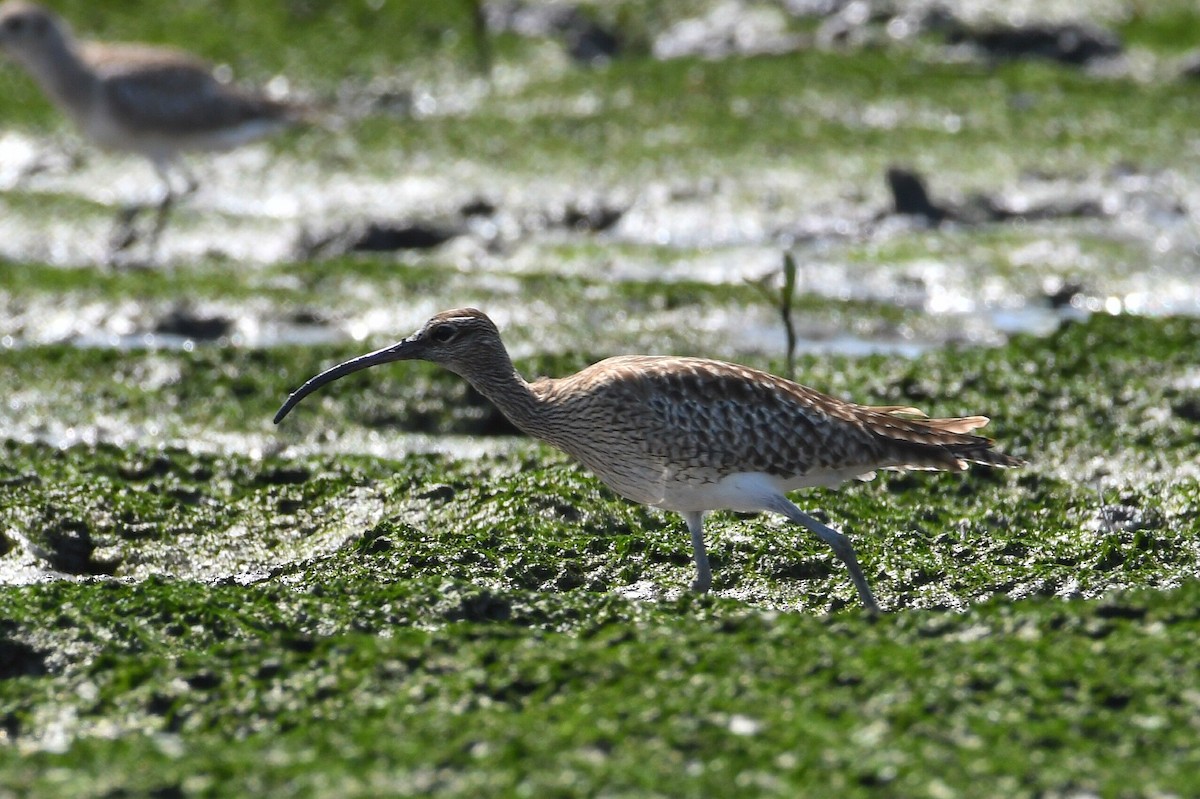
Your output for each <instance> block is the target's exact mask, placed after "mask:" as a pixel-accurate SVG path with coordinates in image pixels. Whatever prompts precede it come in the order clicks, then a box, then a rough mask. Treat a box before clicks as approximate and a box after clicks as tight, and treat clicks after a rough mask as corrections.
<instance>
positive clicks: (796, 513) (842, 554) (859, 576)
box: [772, 497, 879, 613]
mask: <svg viewBox="0 0 1200 799" xmlns="http://www.w3.org/2000/svg"><path fill="white" fill-rule="evenodd" d="M772 510H776V511H778V512H779V513H781V514H783V515H784V516H786V517H787V518H788V520H790V521H793V522H795V523H796V524H799V525H802V526H804V527H807V528H808V529H809V530H811V531H812V532H814V533H816V534H817V536H818V537H819V538H820V539H821V540H822V541H824V542H825V543H826V544H829V546H830V547H832V548H833V552H834V554H835V555H837V556H838V557H839V558H841V561H842V563H845V564H846V568H847V569H849V570H850V579H852V580H853V581H854V587H855V588H857V589H858V595H859V597H860V598H861V599H862V603H863V605H865V606H866V608H867V610H869V611H871V612H872V613H879V604H878V603H877V602H876V601H875V594H874V593H872V592H871V586H870V585H868V584H867V578H866V577H865V576H864V575H863V571H862V567H861V566H859V565H858V556H857V555H856V554H855V553H854V545H853V544H851V543H850V539H849V538H847V537H846V536H844V535H842V534H841V533H839V532H838V531H837V530H834V529H833V528H832V527H828V526H826V525H824V524H821V523H820V522H819V521H817V520H816V519H814V518H813V517H811V516H809V515H808V514H807V513H805V512H804V511H802V510H800V509H799V508H797V507H796V506H795V505H793V504H792V502H791V500H789V499H788V498H787V497H778V498H776V499H775V500H774V504H773V507H772Z"/></svg>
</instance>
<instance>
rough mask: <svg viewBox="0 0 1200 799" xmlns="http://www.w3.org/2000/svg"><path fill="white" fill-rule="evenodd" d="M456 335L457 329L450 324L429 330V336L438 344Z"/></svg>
mask: <svg viewBox="0 0 1200 799" xmlns="http://www.w3.org/2000/svg"><path fill="white" fill-rule="evenodd" d="M455 335H456V331H455V330H454V328H453V327H451V326H450V325H438V326H437V327H435V328H434V329H433V330H430V331H429V337H430V338H431V339H433V340H434V341H436V342H437V343H438V344H445V343H447V342H449V341H450V340H451V339H452V338H454V336H455Z"/></svg>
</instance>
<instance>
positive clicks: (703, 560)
mask: <svg viewBox="0 0 1200 799" xmlns="http://www.w3.org/2000/svg"><path fill="white" fill-rule="evenodd" d="M683 518H684V520H685V521H686V522H687V526H688V531H690V532H691V534H692V552H693V553H694V554H695V557H696V579H695V580H694V581H692V590H693V591H699V592H700V593H702V594H706V593H708V589H709V588H711V587H712V569H710V568H709V566H708V553H707V552H706V551H705V550H704V512H703V511H693V512H690V513H685V514H683Z"/></svg>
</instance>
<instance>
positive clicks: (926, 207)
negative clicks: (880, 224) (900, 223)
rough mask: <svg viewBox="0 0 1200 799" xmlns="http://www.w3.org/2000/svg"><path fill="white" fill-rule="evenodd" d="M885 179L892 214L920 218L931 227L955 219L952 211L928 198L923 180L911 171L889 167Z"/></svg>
mask: <svg viewBox="0 0 1200 799" xmlns="http://www.w3.org/2000/svg"><path fill="white" fill-rule="evenodd" d="M886 177H887V184H888V189H889V190H890V191H891V193H892V213H895V214H903V215H907V216H921V217H924V218H925V219H928V220H929V222H930V223H931V224H933V225H938V224H940V223H941V222H943V221H944V220H946V219H953V218H954V217H955V214H954V213H953V212H952V211H950V210H949V209H947V208H944V207H942V206H940V205H937V204H936V203H934V202H933V200H931V199H930V198H929V192H928V191H926V189H925V181H924V179H923V178H922V177H921V176H920V175H919V174H917V173H916V172H914V171H913V170H910V169H902V168H900V167H891V168H890V169H888V171H887V175H886Z"/></svg>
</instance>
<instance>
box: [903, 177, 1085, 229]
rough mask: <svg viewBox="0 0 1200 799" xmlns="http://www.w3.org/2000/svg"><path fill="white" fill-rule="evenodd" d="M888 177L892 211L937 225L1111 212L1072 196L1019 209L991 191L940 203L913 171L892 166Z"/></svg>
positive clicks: (1075, 216) (1079, 217)
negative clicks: (953, 201) (960, 200)
mask: <svg viewBox="0 0 1200 799" xmlns="http://www.w3.org/2000/svg"><path fill="white" fill-rule="evenodd" d="M886 179H887V184H888V189H889V190H890V191H891V193H892V213H894V214H900V215H905V216H916V217H921V218H923V219H925V220H927V221H928V222H929V223H930V224H932V225H935V226H936V225H938V224H940V223H942V222H944V221H955V222H963V223H966V224H986V223H997V222H998V223H1003V222H1018V221H1019V222H1040V221H1046V220H1054V219H1098V218H1103V217H1105V216H1107V215H1108V214H1107V212H1105V210H1104V207H1103V205H1102V204H1101V203H1100V202H1098V201H1097V200H1093V199H1091V198H1087V197H1068V198H1065V199H1062V200H1054V201H1050V202H1046V203H1042V204H1041V205H1030V206H1022V207H1019V208H1014V207H1011V206H1009V205H1006V204H1005V202H1004V201H1003V200H1000V199H997V198H995V197H992V196H990V195H987V194H976V195H974V196H972V197H970V198H969V199H968V200H966V201H965V202H961V203H957V204H951V203H937V202H934V201H933V200H932V199H931V198H930V196H929V192H928V190H927V189H926V188H925V180H924V178H923V177H922V176H921V175H920V174H919V173H917V172H915V171H913V170H909V169H903V168H899V167H892V168H890V169H888V171H887V175H886Z"/></svg>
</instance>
